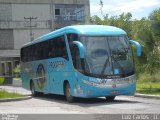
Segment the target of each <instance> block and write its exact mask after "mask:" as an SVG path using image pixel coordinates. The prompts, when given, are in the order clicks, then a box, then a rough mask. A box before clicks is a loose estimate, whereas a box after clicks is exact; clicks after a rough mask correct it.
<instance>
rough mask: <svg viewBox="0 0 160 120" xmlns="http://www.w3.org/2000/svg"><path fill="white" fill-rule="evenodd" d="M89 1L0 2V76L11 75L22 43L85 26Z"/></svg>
mask: <svg viewBox="0 0 160 120" xmlns="http://www.w3.org/2000/svg"><path fill="white" fill-rule="evenodd" d="M88 16H90V5H89V0H0V76H1V75H9V76H11V75H13V69H14V68H15V66H16V65H18V64H19V60H20V48H21V46H22V45H23V44H25V43H27V42H29V41H30V40H33V39H34V38H37V37H38V36H41V35H43V34H45V33H48V32H50V31H53V30H55V29H58V28H61V27H63V26H67V25H72V24H78V23H86V21H87V18H88Z"/></svg>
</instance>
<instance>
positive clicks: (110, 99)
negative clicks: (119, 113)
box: [106, 96, 116, 102]
mask: <svg viewBox="0 0 160 120" xmlns="http://www.w3.org/2000/svg"><path fill="white" fill-rule="evenodd" d="M115 97H116V96H106V101H107V102H112V101H114V99H115Z"/></svg>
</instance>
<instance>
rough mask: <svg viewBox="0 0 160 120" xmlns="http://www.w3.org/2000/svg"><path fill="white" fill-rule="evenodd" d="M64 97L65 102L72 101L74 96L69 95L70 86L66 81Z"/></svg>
mask: <svg viewBox="0 0 160 120" xmlns="http://www.w3.org/2000/svg"><path fill="white" fill-rule="evenodd" d="M65 97H66V100H67V102H69V103H72V102H74V97H73V96H72V95H71V88H70V85H69V83H66V85H65Z"/></svg>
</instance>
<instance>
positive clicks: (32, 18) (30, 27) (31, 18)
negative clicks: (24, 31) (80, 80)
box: [24, 17, 37, 41]
mask: <svg viewBox="0 0 160 120" xmlns="http://www.w3.org/2000/svg"><path fill="white" fill-rule="evenodd" d="M24 19H25V20H29V25H26V26H25V27H29V29H30V40H31V41H32V40H34V36H33V35H34V34H33V33H32V28H34V27H37V25H32V20H36V19H37V17H28V18H26V17H24Z"/></svg>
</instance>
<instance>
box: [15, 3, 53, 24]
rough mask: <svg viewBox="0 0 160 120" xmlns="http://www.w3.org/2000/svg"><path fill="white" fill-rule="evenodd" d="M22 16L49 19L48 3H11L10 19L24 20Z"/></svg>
mask: <svg viewBox="0 0 160 120" xmlns="http://www.w3.org/2000/svg"><path fill="white" fill-rule="evenodd" d="M24 17H37V20H50V19H51V18H50V17H51V14H50V5H49V4H12V20H13V21H14V20H20V21H24Z"/></svg>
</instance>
